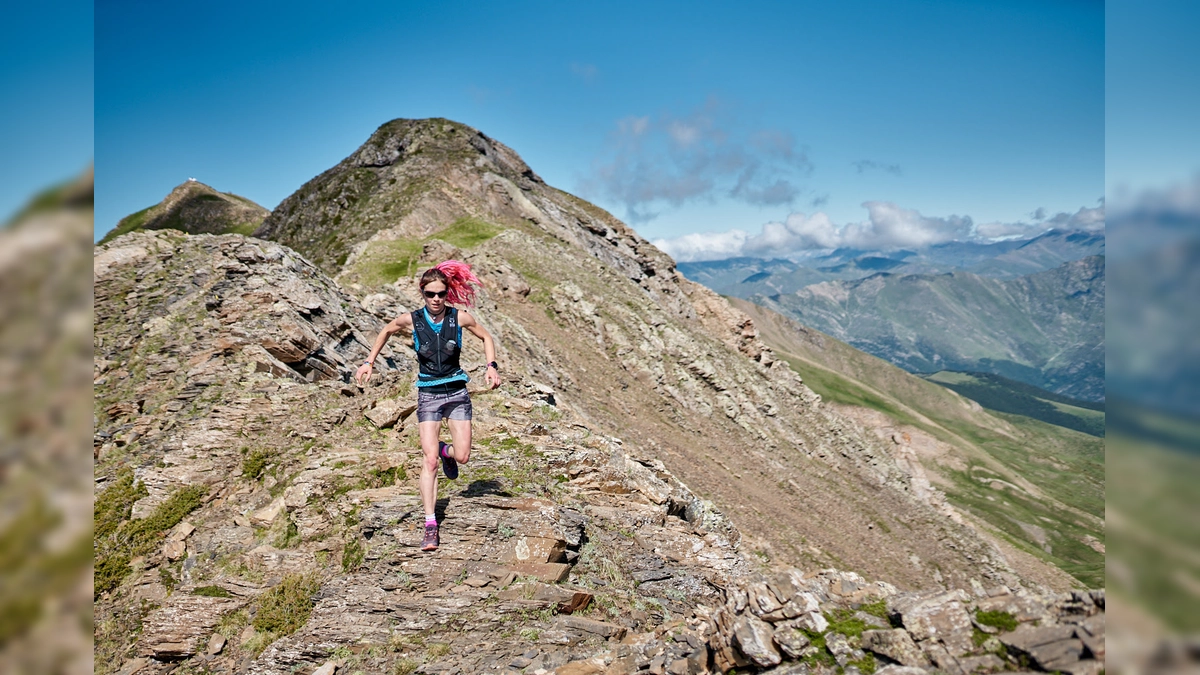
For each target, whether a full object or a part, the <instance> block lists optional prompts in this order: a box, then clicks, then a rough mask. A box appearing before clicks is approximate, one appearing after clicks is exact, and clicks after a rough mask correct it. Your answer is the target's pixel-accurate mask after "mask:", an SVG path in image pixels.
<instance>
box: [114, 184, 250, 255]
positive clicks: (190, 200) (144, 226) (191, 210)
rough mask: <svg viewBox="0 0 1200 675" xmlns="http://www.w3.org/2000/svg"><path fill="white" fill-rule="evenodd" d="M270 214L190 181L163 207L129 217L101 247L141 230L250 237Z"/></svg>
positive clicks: (142, 211) (145, 210)
mask: <svg viewBox="0 0 1200 675" xmlns="http://www.w3.org/2000/svg"><path fill="white" fill-rule="evenodd" d="M269 213H270V211H268V210H267V209H265V208H263V207H262V206H259V205H258V204H256V203H254V202H253V201H251V200H249V199H246V198H245V197H242V196H239V195H235V194H233V193H229V192H218V191H217V190H216V189H214V188H212V187H210V186H208V185H205V184H204V183H201V182H200V181H197V180H192V179H188V180H187V181H185V182H183V183H181V184H180V185H177V186H176V187H175V188H174V189H173V190H171V192H170V193H169V194H168V195H167V196H166V197H165V198H164V199H163V200H162V201H161V202H159V203H157V204H154V205H153V206H148V207H146V208H144V209H142V210H141V211H137V212H135V213H131V214H129V215H128V216H125V217H124V218H122V219H121V220H120V222H118V223H117V226H116V227H114V228H113V229H112V230H111V231H109V232H108V234H106V235H104V238H103V239H101V240H100V242H99V243H101V244H105V243H108V242H110V241H112V240H113V239H116V238H117V237H119V236H121V235H123V234H127V233H129V232H135V231H138V230H165V229H170V230H180V231H182V232H187V233H188V234H250V233H251V232H253V231H254V230H255V229H257V228H258V227H259V225H261V224H262V221H263V219H265V218H266V217H267V215H268V214H269Z"/></svg>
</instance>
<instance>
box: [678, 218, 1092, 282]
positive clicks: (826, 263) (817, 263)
mask: <svg viewBox="0 0 1200 675" xmlns="http://www.w3.org/2000/svg"><path fill="white" fill-rule="evenodd" d="M1093 255H1104V235H1103V234H1102V233H1096V232H1083V231H1075V230H1051V231H1049V232H1046V233H1044V234H1041V235H1038V236H1036V237H1033V238H1032V239H1020V240H1009V241H1000V242H993V243H977V242H957V241H955V242H948V243H945V244H937V245H935V246H929V247H926V248H922V249H917V250H908V249H902V250H898V251H868V250H863V249H853V248H839V249H836V250H834V251H832V252H829V253H826V254H823V255H819V256H813V257H808V258H799V259H794V260H789V259H783V258H772V259H763V258H745V257H743V258H729V259H727V260H710V261H705V262H688V263H679V266H678V267H679V271H680V272H683V274H684V276H686V277H687V278H689V279H691V280H692V281H695V282H698V283H701V284H704V285H705V286H708V287H709V288H711V289H713V290H714V291H717V292H718V293H721V294H722V295H731V296H733V297H735V298H748V297H750V296H752V295H756V294H765V295H774V294H777V293H792V292H795V291H798V290H800V289H801V288H804V287H805V286H811V285H812V284H817V283H821V282H822V281H839V280H851V279H862V278H864V277H868V276H871V275H872V274H878V273H879V272H889V273H891V274H901V275H903V274H942V273H946V272H953V271H957V270H961V271H965V272H971V273H973V274H977V275H979V276H983V277H994V278H997V279H1013V278H1016V277H1019V276H1024V275H1026V274H1034V273H1036V272H1043V271H1045V270H1049V269H1054V268H1055V267H1058V266H1059V265H1062V264H1063V263H1068V262H1071V261H1073V260H1080V259H1082V258H1086V257H1088V256H1093Z"/></svg>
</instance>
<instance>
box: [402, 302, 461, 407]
mask: <svg viewBox="0 0 1200 675" xmlns="http://www.w3.org/2000/svg"><path fill="white" fill-rule="evenodd" d="M412 324H413V348H414V349H416V351H417V365H418V366H419V368H420V372H418V373H417V386H418V387H420V388H421V389H422V390H423V391H428V392H430V393H447V392H451V391H457V390H458V389H462V388H463V387H465V386H467V381H468V380H469V379H470V378H469V377H468V376H467V373H466V372H465V371H464V370H463V369H462V367H461V366H460V365H459V362H458V357H459V354H461V353H462V344H461V342H462V327H461V326H459V325H458V310H457V309H455V308H453V307H447V308H446V314H445V316H443V317H442V329H441V330H440V331H438V332H434V330H433V326H431V325H430V324H429V321H427V320H426V318H425V309H424V308H422V309H418V310H416V311H415V312H413V313H412Z"/></svg>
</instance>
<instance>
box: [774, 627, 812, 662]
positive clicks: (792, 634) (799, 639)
mask: <svg viewBox="0 0 1200 675" xmlns="http://www.w3.org/2000/svg"><path fill="white" fill-rule="evenodd" d="M774 637H775V644H777V645H779V648H780V649H781V650H783V653H784V654H787V656H788V658H790V659H799V658H803V656H804V650H805V649H806V648H807V647H808V646H809V645H810V644H812V641H811V640H809V639H808V636H807V635H805V634H804V631H802V630H800V629H799V628H797V627H795V626H787V625H779V626H776V627H775V635H774Z"/></svg>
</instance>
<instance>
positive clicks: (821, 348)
mask: <svg viewBox="0 0 1200 675" xmlns="http://www.w3.org/2000/svg"><path fill="white" fill-rule="evenodd" d="M732 302H734V304H735V305H737V306H739V307H741V308H742V309H744V310H745V311H747V312H748V313H750V314H751V316H753V317H754V318H755V323H756V325H757V326H758V328H759V331H760V334H761V336H762V338H763V340H764V341H766V342H767V344H769V345H771V346H772V348H773V349H775V351H776V353H777V354H778V355H779V356H780V357H781V358H783V359H784V360H786V361H787V362H788V363H789V364H790V365H791V366H792V368H793V369H795V370H796V371H797V372H799V373H800V374H801V376H802V377H803V378H804V379H805V382H806V383H807V384H808V385H809V386H810V387H811V388H812V389H813V390H814V391H816V392H817V393H819V394H821V396H822V397H824V398H825V399H826V400H829V401H833V402H837V403H843V404H848V405H857V406H863V407H866V408H870V409H873V410H878V411H880V412H882V413H884V414H885V415H888V416H889V417H891V418H892V419H893V420H895V421H896V422H897V423H898V424H906V425H911V426H913V427H916V428H918V429H920V430H922V431H924V432H926V433H928V434H930V435H932V436H933V437H935V438H937V439H938V440H940V441H942V442H944V443H947V444H949V445H951V446H953V447H954V448H955V449H956V450H957V451H958V453H959V456H960V457H961V458H962V459H963V460H965V463H966V466H967V468H966V470H965V471H960V470H956V469H953V468H949V467H947V466H942V465H936V464H932V463H929V464H927V466H926V470H927V471H930V472H933V473H936V474H938V475H940V476H941V477H942V478H943V481H942V482H941V486H942V487H943V489H945V490H946V493H947V496H948V497H949V498H950V500H951V501H952V502H953V503H954V504H955V505H956V506H958V507H959V508H960V509H963V510H966V511H967V512H969V513H971V514H973V515H975V516H976V518H977V520H981V521H983V522H985V523H986V524H987V525H988V526H990V529H991V530H992V531H993V533H994V534H996V535H997V536H1000V537H1003V538H1005V539H1007V540H1008V541H1009V542H1010V543H1012V544H1013V545H1015V546H1017V547H1018V548H1020V549H1022V550H1024V551H1026V552H1028V553H1030V554H1033V555H1035V556H1037V557H1039V558H1042V559H1044V560H1047V561H1049V562H1051V563H1053V564H1055V565H1057V566H1058V567H1059V568H1061V569H1063V570H1065V571H1066V572H1068V573H1069V574H1071V575H1072V576H1074V577H1075V578H1076V579H1079V580H1080V581H1081V582H1083V583H1084V584H1085V585H1087V586H1091V587H1097V586H1103V585H1104V557H1103V554H1101V553H1099V552H1097V551H1095V550H1094V549H1093V548H1092V547H1091V546H1089V545H1088V544H1087V543H1085V538H1091V539H1094V540H1095V541H1096V542H1103V541H1104V530H1103V521H1102V519H1103V518H1104V447H1103V442H1102V441H1101V440H1100V439H1098V438H1095V437H1092V436H1088V435H1086V434H1082V433H1078V432H1075V431H1072V430H1070V429H1065V428H1062V427H1058V426H1054V425H1050V424H1046V423H1044V422H1040V421H1038V420H1035V419H1031V418H1028V417H1023V416H1019V415H1010V414H1004V413H989V412H988V411H985V410H981V409H978V408H976V407H974V406H972V405H971V404H970V402H968V401H966V400H965V399H964V398H962V397H961V396H959V395H957V394H955V393H954V392H952V391H950V390H948V389H945V388H942V387H941V386H938V385H936V384H933V383H931V382H927V381H925V380H922V379H921V378H919V377H916V376H914V375H911V374H909V373H906V372H904V371H903V370H901V369H899V368H897V367H895V366H893V365H891V364H889V363H887V362H885V361H883V360H881V359H877V358H875V357H873V356H870V355H869V354H866V353H863V352H860V351H858V350H856V349H854V348H853V347H850V346H849V345H847V344H845V343H842V342H839V341H837V340H835V339H833V338H830V337H829V336H827V335H824V334H822V333H819V332H817V331H813V330H811V329H807V328H803V327H801V326H799V325H798V324H795V323H794V322H791V321H788V320H786V319H784V318H783V317H782V316H779V315H778V314H775V313H773V312H769V310H764V309H762V308H760V307H756V306H753V305H751V304H750V303H748V302H745V301H740V300H736V299H734V300H732ZM1026 481H1027V482H1026ZM1022 486H1024V489H1023V488H1022ZM1039 540H1040V541H1039ZM1047 548H1048V549H1049V551H1047Z"/></svg>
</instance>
